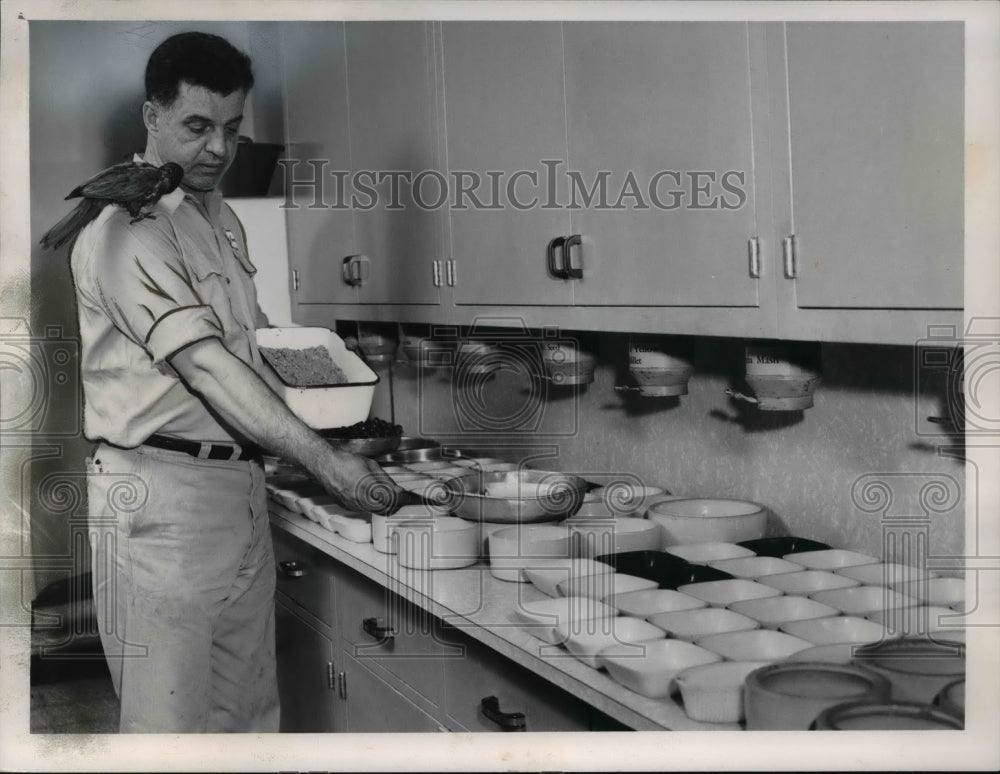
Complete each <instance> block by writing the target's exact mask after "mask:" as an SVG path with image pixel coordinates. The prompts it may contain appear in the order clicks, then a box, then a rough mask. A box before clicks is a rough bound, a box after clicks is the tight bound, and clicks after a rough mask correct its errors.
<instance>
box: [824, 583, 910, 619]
mask: <svg viewBox="0 0 1000 774" xmlns="http://www.w3.org/2000/svg"><path fill="white" fill-rule="evenodd" d="M809 598H810V599H815V600H816V601H817V602H822V603H823V604H824V605H830V607H835V608H837V609H838V610H839V611H840V612H841V613H843V614H844V615H859V616H865V615H868V614H869V613H873V612H875V611H876V610H892V609H893V608H900V607H909V606H910V605H914V604H916V600H915V599H913V598H912V597H908V596H906V594H901V593H900V592H898V591H893V590H892V589H890V588H887V587H885V586H852V587H851V588H849V589H831V590H830V591H817V592H816V593H815V594H810V595H809Z"/></svg>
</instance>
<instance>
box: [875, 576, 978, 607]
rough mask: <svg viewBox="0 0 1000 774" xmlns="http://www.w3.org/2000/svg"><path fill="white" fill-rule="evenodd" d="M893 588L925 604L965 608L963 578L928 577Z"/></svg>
mask: <svg viewBox="0 0 1000 774" xmlns="http://www.w3.org/2000/svg"><path fill="white" fill-rule="evenodd" d="M893 588H895V589H897V590H898V591H900V592H902V593H903V594H907V595H908V596H911V597H913V598H914V599H916V600H918V601H919V602H923V603H924V604H925V605H941V606H947V607H950V608H952V609H953V610H964V609H965V578H951V577H941V578H929V579H927V580H926V581H912V582H910V583H901V584H898V585H896V586H894V587H893Z"/></svg>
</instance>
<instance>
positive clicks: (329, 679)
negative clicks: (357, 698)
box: [326, 661, 333, 691]
mask: <svg viewBox="0 0 1000 774" xmlns="http://www.w3.org/2000/svg"><path fill="white" fill-rule="evenodd" d="M326 687H327V688H329V689H330V690H331V691H332V690H333V662H332V661H327V662H326Z"/></svg>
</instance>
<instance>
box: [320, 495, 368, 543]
mask: <svg viewBox="0 0 1000 774" xmlns="http://www.w3.org/2000/svg"><path fill="white" fill-rule="evenodd" d="M310 512H311V514H312V515H313V516H315V517H316V520H317V521H318V522H319V523H320V524H322V525H323V526H324V527H326V528H327V529H328V530H330V531H331V532H336V533H337V534H338V535H340V536H341V537H343V538H346V539H347V540H350V541H352V542H354V543H371V542H372V517H371V514H369V513H352V512H351V511H348V510H346V509H345V508H343V507H342V506H340V505H335V504H331V505H316V506H313V507H312V508H310Z"/></svg>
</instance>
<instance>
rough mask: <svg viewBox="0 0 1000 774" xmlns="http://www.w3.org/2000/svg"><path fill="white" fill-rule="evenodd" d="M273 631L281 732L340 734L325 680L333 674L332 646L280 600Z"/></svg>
mask: <svg viewBox="0 0 1000 774" xmlns="http://www.w3.org/2000/svg"><path fill="white" fill-rule="evenodd" d="M274 629H275V651H276V654H277V661H278V695H279V697H280V699H281V726H280V730H281V732H282V733H324V732H329V731H341V730H343V729H342V728H340V727H339V726H340V725H341V724H340V723H338V721H337V717H336V714H337V709H338V708H337V704H336V697H335V695H334V692H333V691H332V690H331V688H330V683H329V680H328V675H329V674H331V673H332V672H333V643H331V642H330V640H329V639H327V638H326V637H324V636H323V635H322V634H320V633H319V632H318V631H316V630H315V629H314V628H313V627H311V626H310V625H309V624H307V623H305V622H303V621H302V620H301V619H300V618H299V617H298V616H297V615H295V613H293V612H292V610H291V609H290V608H289V607H288V606H287V605H285V604H284V603H283V602H281V601H280V600H275V603H274Z"/></svg>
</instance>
